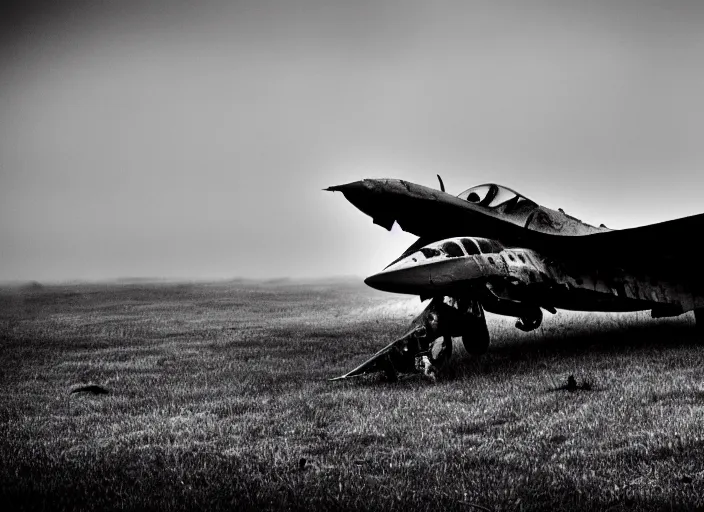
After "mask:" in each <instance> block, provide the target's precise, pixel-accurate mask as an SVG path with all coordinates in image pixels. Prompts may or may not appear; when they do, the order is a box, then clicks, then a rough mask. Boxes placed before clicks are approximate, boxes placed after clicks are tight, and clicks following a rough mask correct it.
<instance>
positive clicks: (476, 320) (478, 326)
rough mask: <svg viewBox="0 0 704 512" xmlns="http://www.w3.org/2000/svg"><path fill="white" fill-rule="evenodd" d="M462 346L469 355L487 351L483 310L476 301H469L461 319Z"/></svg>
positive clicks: (488, 340)
mask: <svg viewBox="0 0 704 512" xmlns="http://www.w3.org/2000/svg"><path fill="white" fill-rule="evenodd" d="M461 336H462V345H464V349H465V350H466V351H467V353H469V354H471V355H477V356H478V355H481V354H484V353H485V352H486V351H487V350H488V349H489V343H491V339H490V338H489V329H488V328H487V326H486V317H485V316H484V308H483V307H482V305H481V303H480V302H479V301H477V300H474V299H471V300H470V301H469V304H468V306H467V312H466V313H465V314H464V318H463V319H462V334H461Z"/></svg>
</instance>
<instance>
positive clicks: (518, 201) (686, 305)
mask: <svg viewBox="0 0 704 512" xmlns="http://www.w3.org/2000/svg"><path fill="white" fill-rule="evenodd" d="M438 179H439V180H440V190H436V189H431V188H428V187H425V186H422V185H416V184H414V183H409V182H406V181H403V180H396V179H365V180H362V181H357V182H354V183H349V184H346V185H339V186H333V187H330V188H328V189H326V190H329V191H333V192H338V191H339V192H342V193H343V194H344V196H345V198H346V199H347V200H348V201H350V202H351V203H352V204H353V205H354V206H356V207H357V208H358V209H359V210H361V211H362V212H364V213H365V214H367V215H369V216H370V217H371V218H372V219H373V221H374V223H375V224H379V225H381V226H383V227H384V228H386V229H387V230H390V229H391V227H392V226H393V224H394V223H398V225H399V226H400V227H401V228H402V229H403V230H404V231H407V232H410V233H412V234H414V235H416V236H418V237H419V238H418V240H417V241H416V242H415V243H414V244H412V245H411V246H410V247H409V248H408V249H407V250H406V251H404V253H403V254H402V255H401V256H400V257H399V258H398V259H396V260H395V261H393V262H391V264H389V266H387V267H386V268H385V269H384V270H383V271H382V272H379V273H378V274H375V275H373V276H371V277H368V278H367V279H366V280H365V283H366V284H367V285H369V286H371V287H373V288H376V289H378V290H382V291H387V292H393V293H405V294H411V295H418V296H420V298H421V300H427V299H431V300H430V303H429V304H428V306H427V307H426V309H425V310H424V311H423V312H422V313H421V314H420V315H419V316H418V317H416V318H415V319H414V320H413V322H412V324H411V327H410V328H409V329H408V331H407V332H406V333H405V334H404V335H403V336H401V337H400V338H399V339H397V340H395V341H394V342H392V343H391V344H389V345H388V346H386V347H384V348H383V349H381V350H380V351H379V352H377V353H376V354H374V355H373V356H372V357H371V358H370V359H368V360H367V361H365V362H364V363H362V364H361V365H359V366H358V367H356V368H355V369H353V370H352V371H350V372H348V373H346V374H345V375H342V376H340V377H337V378H335V379H332V380H339V379H345V378H349V377H355V376H359V375H364V374H369V373H374V372H384V373H386V375H387V377H388V378H389V379H390V380H395V379H396V378H397V375H398V373H414V372H423V373H424V374H426V375H428V376H431V377H433V376H434V375H435V374H436V372H437V369H438V368H439V367H441V366H442V365H443V364H444V363H445V362H446V361H447V360H448V358H449V356H450V355H451V353H452V337H461V338H462V343H463V345H464V347H465V348H466V349H467V351H468V352H469V353H470V354H481V353H483V352H485V351H486V350H487V349H488V347H489V344H490V337H489V332H488V329H487V325H486V320H485V317H484V311H485V310H486V311H489V312H492V313H496V314H499V315H507V316H512V317H515V318H517V321H516V327H517V328H519V329H521V330H524V331H531V330H533V329H537V328H538V327H539V326H540V324H541V322H542V319H543V310H545V311H548V312H550V313H552V314H555V313H556V312H557V310H558V309H566V310H577V311H606V312H625V311H643V310H650V311H651V315H652V316H653V317H654V318H658V317H666V316H678V315H681V314H683V313H686V312H688V311H694V316H695V319H696V325H697V329H698V330H699V331H700V332H703V333H704V270H702V269H700V268H699V267H698V266H696V265H692V264H691V262H690V261H688V260H689V256H687V255H688V254H689V255H691V254H697V253H698V250H697V249H698V245H699V244H698V240H696V239H697V238H698V236H699V235H700V234H701V233H703V232H704V214H700V215H694V216H691V217H686V218H682V219H677V220H673V221H668V222H662V223H659V224H652V225H649V226H642V227H638V228H632V229H624V230H612V229H609V228H607V227H606V226H604V225H603V224H602V225H601V226H599V227H595V226H591V225H589V224H586V223H584V222H582V221H580V220H579V219H576V218H574V217H572V216H570V215H568V214H566V213H565V212H564V211H562V210H561V209H558V210H552V209H550V208H547V207H545V206H542V205H539V204H537V203H536V202H534V201H532V200H530V199H528V198H527V197H525V196H523V195H521V194H519V193H518V192H515V191H513V190H511V189H509V188H507V187H503V186H501V185H496V184H485V185H479V186H476V187H472V188H470V189H468V190H465V191H464V192H462V193H461V194H459V195H458V196H456V197H455V196H453V195H451V194H448V193H446V192H445V188H444V185H443V182H442V179H440V177H439V176H438Z"/></svg>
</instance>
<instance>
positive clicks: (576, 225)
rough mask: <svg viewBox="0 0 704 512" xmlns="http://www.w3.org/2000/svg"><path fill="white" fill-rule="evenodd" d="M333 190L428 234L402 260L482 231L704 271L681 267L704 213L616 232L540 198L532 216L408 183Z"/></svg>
mask: <svg viewBox="0 0 704 512" xmlns="http://www.w3.org/2000/svg"><path fill="white" fill-rule="evenodd" d="M328 190H331V191H340V192H342V193H343V194H344V195H345V197H346V198H347V199H348V200H349V201H350V202H351V203H352V204H353V205H355V206H356V207H357V208H358V209H360V210H361V211H362V212H364V213H366V214H367V215H369V216H370V217H372V219H373V220H374V223H376V224H379V225H381V226H383V227H385V228H386V229H391V226H392V225H393V223H394V222H397V223H398V224H399V225H400V226H401V228H402V229H403V230H404V231H406V232H409V233H412V234H414V235H416V236H418V237H420V239H419V240H418V241H417V242H416V243H415V244H413V245H412V246H411V247H409V248H408V249H407V250H406V251H405V252H404V254H403V255H402V256H401V257H405V256H407V255H408V254H410V253H412V252H413V251H414V250H415V249H416V248H417V247H416V246H418V247H422V246H423V245H426V244H428V243H431V242H433V241H437V240H442V239H445V238H451V237H455V236H478V237H486V238H492V239H496V240H499V241H501V242H502V243H503V244H504V245H506V246H507V247H525V248H529V249H534V250H536V251H538V252H540V253H541V254H543V255H544V256H546V257H556V258H559V259H560V260H562V261H576V262H580V263H583V262H589V263H591V264H593V265H594V266H595V267H596V266H601V267H619V268H626V269H629V270H633V271H644V272H649V271H650V270H652V269H653V268H654V267H655V269H657V270H658V271H664V272H666V273H669V274H679V275H682V274H683V273H684V274H685V275H686V276H690V275H692V274H699V275H704V269H699V268H692V265H688V264H686V263H685V264H678V260H679V259H680V258H682V257H683V255H684V254H697V252H698V246H699V240H698V238H699V237H700V236H701V235H702V234H704V214H700V215H694V216H691V217H685V218H682V219H677V220H671V221H666V222H661V223H658V224H651V225H648V226H642V227H637V228H631V229H623V230H608V229H606V228H594V227H593V226H589V225H587V224H584V223H582V222H581V221H579V220H578V219H574V218H573V217H570V216H569V215H566V214H564V212H557V211H555V210H551V209H549V208H545V207H541V206H539V205H536V204H535V203H532V206H533V210H532V211H531V212H530V213H529V214H526V212H527V210H524V211H522V212H517V211H515V210H514V211H511V210H508V209H507V208H505V207H498V208H489V207H484V206H482V205H481V204H473V203H471V202H468V201H467V200H464V199H461V198H459V197H455V196H452V195H450V194H448V193H446V192H443V191H440V190H435V189H430V188H428V187H424V186H422V185H416V184H413V183H409V182H405V181H403V180H391V179H380V180H362V181H358V182H354V183H350V184H347V185H340V186H335V187H330V188H329V189H328ZM419 244H420V245H419ZM399 259H401V258H399ZM396 261H398V259H397V260H396Z"/></svg>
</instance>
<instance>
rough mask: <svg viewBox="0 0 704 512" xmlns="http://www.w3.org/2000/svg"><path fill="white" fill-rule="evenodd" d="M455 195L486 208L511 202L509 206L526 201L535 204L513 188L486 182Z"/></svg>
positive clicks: (512, 206)
mask: <svg viewBox="0 0 704 512" xmlns="http://www.w3.org/2000/svg"><path fill="white" fill-rule="evenodd" d="M457 197H459V198H460V199H464V200H465V201H469V202H470V203H474V204H478V205H479V206H486V207H488V208H496V207H497V206H501V205H503V204H506V203H511V205H510V206H511V208H515V207H517V206H518V205H520V204H522V203H524V202H526V201H528V203H530V204H533V205H536V203H535V202H533V201H531V200H530V199H528V198H527V197H526V196H524V195H521V194H519V193H518V192H516V191H515V190H511V189H510V188H507V187H504V186H502V185H496V184H494V183H487V184H485V185H477V186H476V187H472V188H468V189H467V190H465V191H464V192H462V193H461V194H459V195H458V196H457ZM536 206H537V205H536Z"/></svg>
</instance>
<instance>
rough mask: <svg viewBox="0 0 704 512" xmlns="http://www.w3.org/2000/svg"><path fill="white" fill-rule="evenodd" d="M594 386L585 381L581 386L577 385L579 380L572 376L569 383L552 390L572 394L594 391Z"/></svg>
mask: <svg viewBox="0 0 704 512" xmlns="http://www.w3.org/2000/svg"><path fill="white" fill-rule="evenodd" d="M592 389H593V386H592V383H591V382H590V381H588V380H586V379H585V380H583V381H582V383H581V384H579V383H577V379H575V378H574V375H570V376H569V377H567V382H566V383H565V384H563V385H562V386H556V387H554V388H553V389H552V391H560V390H566V391H569V392H570V393H574V392H575V391H577V390H581V391H592Z"/></svg>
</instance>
